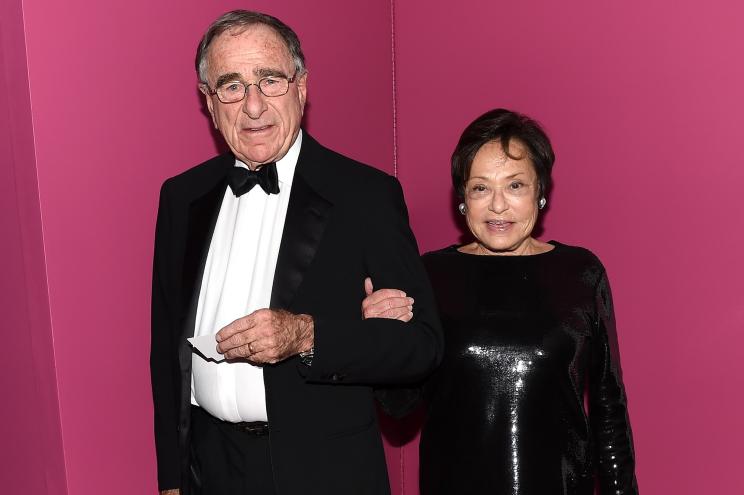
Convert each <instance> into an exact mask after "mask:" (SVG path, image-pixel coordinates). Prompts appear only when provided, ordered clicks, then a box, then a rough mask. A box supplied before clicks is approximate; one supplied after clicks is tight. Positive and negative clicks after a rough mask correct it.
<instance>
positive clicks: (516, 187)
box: [509, 182, 524, 191]
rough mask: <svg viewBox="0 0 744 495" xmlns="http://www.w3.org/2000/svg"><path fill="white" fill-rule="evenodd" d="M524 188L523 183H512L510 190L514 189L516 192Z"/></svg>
mask: <svg viewBox="0 0 744 495" xmlns="http://www.w3.org/2000/svg"><path fill="white" fill-rule="evenodd" d="M523 187H524V184H523V183H522V182H512V183H511V184H509V189H514V190H515V191H516V190H517V189H521V188H523Z"/></svg>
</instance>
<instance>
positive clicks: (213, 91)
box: [202, 71, 299, 105]
mask: <svg viewBox="0 0 744 495" xmlns="http://www.w3.org/2000/svg"><path fill="white" fill-rule="evenodd" d="M298 73H299V71H295V73H294V74H292V77H286V76H277V75H272V76H264V77H262V78H261V79H259V80H258V81H256V82H254V83H249V82H245V81H241V80H239V79H236V80H234V81H227V82H225V83H223V85H224V84H227V83H228V82H229V83H236V82H238V83H240V84H242V85H243V97H242V98H241V99H239V100H235V101H222V98H220V95H219V93H218V92H217V89H219V88H216V89H212V88H210V87H209V84H206V83H202V86H203V87H204V88H206V89H207V94H209V95H210V96H214V95H217V99H218V100H220V103H222V104H224V105H230V104H232V103H240V102H241V101H243V100H245V97H246V96H248V88H250V87H251V86H255V87H256V88H258V92H259V93H261V94H262V95H263V96H265V97H266V98H278V97H280V96H284V95H286V94H287V93H289V85H290V84H292V83H293V82H295V81H296V80H297V74H298ZM272 78H274V79H277V78H281V79H284V80H286V81H287V90H286V91H285V92H284V93H282V94H280V95H267V94H266V93H264V92H263V90H262V89H261V81H265V80H266V79H272Z"/></svg>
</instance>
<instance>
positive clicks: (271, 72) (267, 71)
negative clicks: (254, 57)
mask: <svg viewBox="0 0 744 495" xmlns="http://www.w3.org/2000/svg"><path fill="white" fill-rule="evenodd" d="M253 75H255V76H256V77H257V78H259V79H261V78H262V77H270V76H274V77H276V76H278V77H283V78H285V79H289V76H288V75H287V74H285V73H284V71H282V70H279V69H271V68H269V67H258V68H256V69H253Z"/></svg>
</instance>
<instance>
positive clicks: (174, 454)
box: [150, 183, 180, 490]
mask: <svg viewBox="0 0 744 495" xmlns="http://www.w3.org/2000/svg"><path fill="white" fill-rule="evenodd" d="M166 184H167V183H166ZM166 184H164V185H163V187H162V188H161V191H160V205H159V207H158V218H157V225H156V228H155V255H154V259H153V277H152V301H151V341H150V378H151V382H152V398H153V409H154V429H155V451H156V456H157V469H158V486H159V488H160V490H166V489H171V488H179V487H180V467H179V466H180V460H179V459H180V458H179V452H178V408H177V402H178V401H177V397H178V389H177V384H178V378H177V375H178V359H177V354H176V347H175V346H174V345H173V341H172V335H173V329H172V328H171V327H172V322H173V318H172V315H171V313H172V310H171V308H170V307H169V304H168V301H169V299H168V297H167V294H168V287H167V280H168V276H167V273H166V270H167V266H168V263H167V259H168V256H169V254H168V253H169V252H170V250H169V246H170V237H171V235H170V227H171V223H170V212H169V207H168V199H167V193H166V189H167V188H166Z"/></svg>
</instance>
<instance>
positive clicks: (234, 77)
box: [215, 72, 243, 88]
mask: <svg viewBox="0 0 744 495" xmlns="http://www.w3.org/2000/svg"><path fill="white" fill-rule="evenodd" d="M242 80H243V78H242V77H241V76H240V74H238V73H237V72H230V73H229V74H222V75H221V76H220V77H218V78H217V83H216V84H215V87H217V88H219V87H220V86H222V85H223V84H225V83H226V82H230V81H242Z"/></svg>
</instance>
